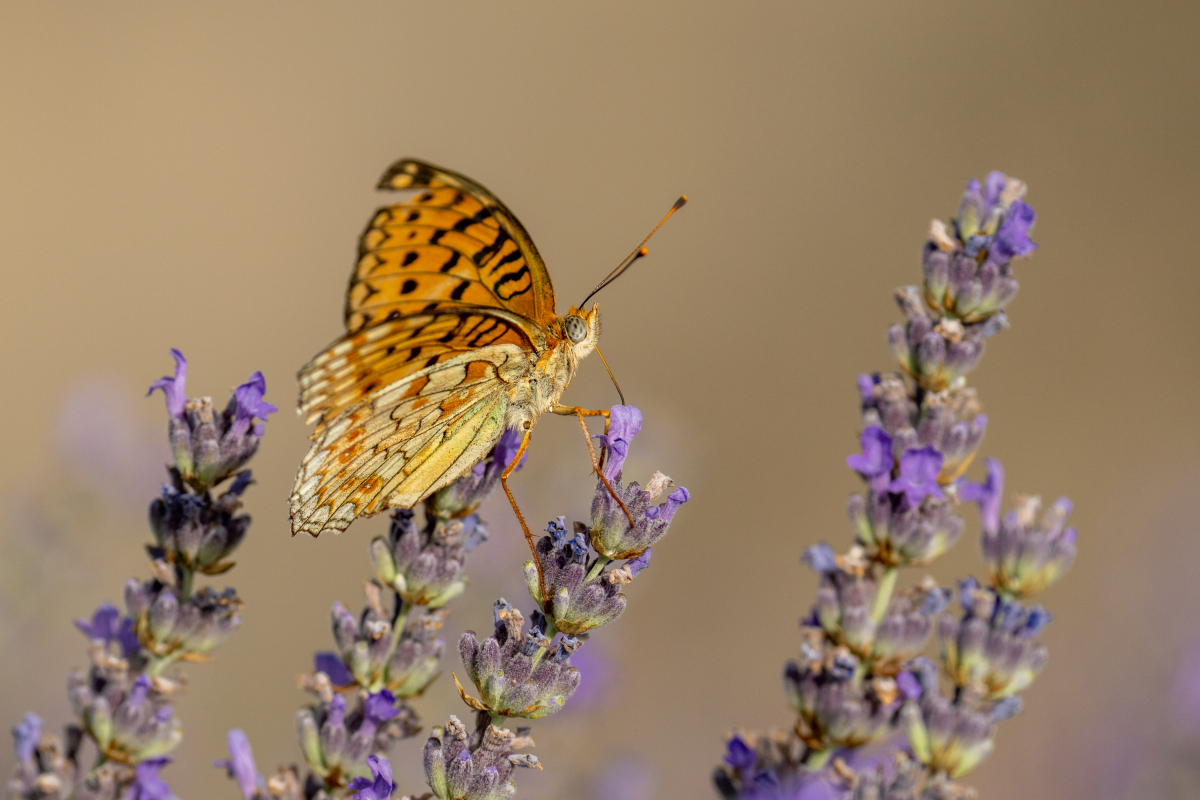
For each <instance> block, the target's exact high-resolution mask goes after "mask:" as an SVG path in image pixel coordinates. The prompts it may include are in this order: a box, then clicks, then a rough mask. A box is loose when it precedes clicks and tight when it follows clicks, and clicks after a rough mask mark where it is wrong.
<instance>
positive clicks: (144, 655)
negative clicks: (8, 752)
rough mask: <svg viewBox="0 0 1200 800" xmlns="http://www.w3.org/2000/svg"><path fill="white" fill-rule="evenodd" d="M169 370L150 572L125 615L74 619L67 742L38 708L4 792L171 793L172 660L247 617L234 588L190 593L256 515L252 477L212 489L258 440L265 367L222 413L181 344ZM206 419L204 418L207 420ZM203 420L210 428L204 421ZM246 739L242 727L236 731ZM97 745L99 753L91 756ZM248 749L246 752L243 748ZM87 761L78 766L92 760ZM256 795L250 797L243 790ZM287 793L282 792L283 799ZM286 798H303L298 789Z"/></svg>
mask: <svg viewBox="0 0 1200 800" xmlns="http://www.w3.org/2000/svg"><path fill="white" fill-rule="evenodd" d="M172 352H173V354H174V355H175V359H176V373H175V377H173V378H170V377H168V378H163V379H162V380H160V381H157V382H156V383H155V384H154V385H153V386H152V387H151V391H153V390H154V389H161V390H162V392H163V394H164V396H165V397H166V403H167V412H168V415H169V423H168V427H169V432H170V436H171V440H172V444H173V446H174V447H175V451H176V459H177V462H176V465H175V466H174V467H169V468H168V472H169V475H170V482H169V484H168V485H167V486H166V487H164V488H163V491H162V496H161V497H160V498H159V499H158V500H155V501H154V502H153V503H152V504H151V507H150V522H151V527H152V529H153V532H154V537H155V543H154V544H152V545H149V546H148V547H147V551H148V552H149V554H150V557H151V559H152V561H151V572H152V574H153V577H152V578H151V579H150V580H148V581H139V580H137V579H132V578H131V579H130V580H129V581H128V582H127V584H126V586H125V605H126V613H127V615H122V614H121V612H120V611H118V609H117V608H115V607H114V606H112V605H111V604H109V603H104V604H102V605H101V606H100V607H99V608H98V609H96V611H95V612H94V613H93V614H92V616H91V618H90V619H79V620H76V622H75V625H76V627H78V628H79V630H80V631H81V632H82V633H83V634H84V636H86V637H87V639H88V656H89V660H90V665H89V667H88V669H87V671H86V672H83V671H80V670H74V671H72V672H71V674H70V676H69V677H68V679H67V696H68V699H69V700H70V703H71V708H72V711H73V712H74V714H75V716H76V717H77V720H76V721H75V722H73V723H72V724H70V725H68V726H67V728H66V736H65V737H64V738H65V745H64V744H63V742H62V741H60V740H59V739H57V738H56V737H53V736H42V735H41V733H40V720H38V719H37V717H35V716H33V715H29V716H27V717H26V720H25V721H24V722H23V723H22V724H21V725H19V726H18V728H17V730H16V731H15V735H16V749H17V760H18V766H17V770H16V776H15V778H14V780H13V781H12V782H10V786H9V794H10V796H12V797H14V798H21V799H22V800H51V798H54V799H55V800H60V799H61V798H67V797H70V798H73V800H173V798H174V795H173V794H172V792H171V790H170V788H169V787H168V786H167V784H166V783H165V782H164V781H163V780H162V778H160V777H159V771H160V770H161V769H162V768H163V767H164V766H165V765H166V764H168V763H170V759H168V758H166V755H165V754H166V753H168V752H170V751H171V750H173V749H174V748H175V747H176V746H177V745H178V744H179V742H180V741H181V740H182V738H183V730H182V724H181V722H180V720H179V718H178V717H176V716H175V713H174V711H173V708H172V703H171V700H172V697H173V695H174V694H175V693H176V692H178V691H179V690H180V688H181V687H182V686H183V685H184V676H183V675H182V674H180V673H179V671H178V670H177V669H173V667H174V666H175V665H177V664H178V663H179V662H182V661H200V660H205V659H206V654H207V653H209V652H210V651H211V650H212V649H213V648H214V647H215V646H216V645H217V644H219V643H220V642H221V641H223V640H224V639H225V638H226V637H227V636H228V635H229V634H230V633H232V632H233V630H235V629H236V628H237V627H238V625H239V624H240V622H241V616H240V609H241V601H240V600H239V599H238V597H237V593H236V592H235V591H234V590H233V589H226V590H225V591H223V592H220V593H218V592H216V591H214V590H213V589H211V588H210V587H207V586H205V587H203V588H201V589H199V590H198V591H196V590H194V588H193V582H194V578H195V575H196V574H197V573H200V574H205V573H207V574H216V573H218V572H224V571H226V570H228V569H229V568H230V567H232V566H233V563H232V562H230V561H226V560H225V558H226V556H228V555H229V554H230V553H231V552H232V551H233V550H234V549H235V548H236V547H237V546H238V544H239V543H240V542H241V541H242V540H243V539H244V537H245V533H246V527H247V525H248V524H249V518H248V517H246V516H244V515H243V516H238V515H236V512H237V511H238V509H239V508H240V505H241V500H240V498H241V495H242V493H243V492H244V491H245V489H246V487H247V486H249V484H250V482H251V480H250V473H249V472H248V471H247V472H243V473H241V474H240V475H238V477H237V479H236V480H235V481H234V482H233V484H232V485H231V486H230V488H229V489H228V490H227V491H226V492H225V493H224V494H223V495H221V497H220V498H218V499H216V500H214V499H213V497H212V495H211V494H210V492H209V489H210V488H211V486H213V485H214V484H216V483H218V482H219V481H221V480H224V479H225V478H227V477H229V476H230V474H231V473H232V471H233V470H236V469H237V468H239V467H240V466H241V465H243V464H244V463H245V462H246V460H247V459H249V457H250V456H251V455H253V453H254V451H255V449H256V448H257V447H258V443H259V441H260V439H261V437H262V433H263V431H262V426H261V425H256V426H254V428H253V429H251V425H252V424H253V421H254V419H256V418H260V419H261V418H264V417H265V416H266V414H269V413H271V412H272V411H274V407H273V406H271V405H270V404H269V403H265V402H263V399H262V394H263V390H264V389H265V383H264V381H263V379H262V375H261V374H260V373H255V375H254V377H252V378H251V380H250V381H249V382H248V383H246V384H243V385H242V386H240V387H238V389H237V390H236V391H235V392H234V396H233V397H232V398H231V399H230V402H229V406H228V408H227V409H226V411H225V412H223V414H222V415H221V417H220V419H219V420H217V419H216V418H215V417H214V416H213V414H212V409H211V403H210V402H209V401H208V400H207V399H200V400H189V399H188V398H187V395H186V392H185V390H186V387H185V380H186V374H187V362H186V361H185V360H184V358H183V356H182V355H181V354H179V352H178V351H172ZM206 415H207V416H206ZM205 426H207V427H205ZM238 735H239V736H240V733H239V734H238ZM88 742H90V743H91V744H92V745H94V749H95V753H94V754H93V753H85V752H84V747H85V746H86V745H87V743H88ZM230 746H231V749H232V755H233V761H232V762H230V763H231V764H236V767H237V769H236V770H235V771H236V772H237V773H238V777H239V779H240V780H241V781H242V783H243V784H245V774H244V773H245V769H246V764H245V761H246V760H247V759H248V760H249V769H250V772H251V773H253V760H252V758H251V757H250V755H249V745H248V744H246V743H245V737H244V736H243V737H241V740H240V742H239V741H235V739H234V738H233V737H231V740H230ZM243 751H244V752H243ZM88 757H91V758H92V759H93V763H92V766H91V767H90V768H86V767H81V762H83V761H84V760H85V759H86V758H88ZM247 796H249V795H247ZM279 796H281V797H282V795H279ZM288 800H300V798H299V795H298V794H297V795H296V796H295V797H293V798H288Z"/></svg>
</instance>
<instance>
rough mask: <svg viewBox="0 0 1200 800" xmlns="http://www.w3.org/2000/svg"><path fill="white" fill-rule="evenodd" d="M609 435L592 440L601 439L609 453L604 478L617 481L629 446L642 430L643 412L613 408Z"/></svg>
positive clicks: (624, 407)
mask: <svg viewBox="0 0 1200 800" xmlns="http://www.w3.org/2000/svg"><path fill="white" fill-rule="evenodd" d="M609 416H610V419H609V425H608V433H607V434H600V435H598V436H594V437H592V438H594V439H599V440H600V442H601V444H603V445H604V447H605V449H606V450H607V451H608V455H607V456H605V459H604V477H606V478H608V479H609V480H610V481H615V480H616V479H617V475H618V474H620V472H621V468H622V467H623V466H624V465H625V456H627V455H628V454H629V445H630V443H632V442H633V438H634V437H635V436H637V435H638V433H640V432H641V430H642V412H641V411H639V410H638V409H637V407H636V406H621V405H617V406H613V407H612V408H611V409H610V410H609Z"/></svg>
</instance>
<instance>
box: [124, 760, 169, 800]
mask: <svg viewBox="0 0 1200 800" xmlns="http://www.w3.org/2000/svg"><path fill="white" fill-rule="evenodd" d="M170 763H171V759H169V758H167V757H166V756H161V757H159V758H148V759H146V760H145V761H143V762H141V763H140V764H138V765H137V772H136V777H135V778H134V780H133V785H132V786H130V787H129V791H127V792H126V793H125V795H124V797H123V798H122V800H172V799H173V798H174V795H173V794H171V787H169V786H167V784H166V782H164V781H163V779H162V778H160V777H158V771H159V770H160V769H162V768H163V767H165V766H166V765H167V764H170Z"/></svg>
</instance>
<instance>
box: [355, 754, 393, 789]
mask: <svg viewBox="0 0 1200 800" xmlns="http://www.w3.org/2000/svg"><path fill="white" fill-rule="evenodd" d="M367 767H368V768H370V770H371V777H369V778H355V779H354V780H352V781H350V783H349V784H347V785H346V788H347V789H349V790H350V791H351V792H352V793H353V794H351V795H350V796H351V797H353V798H355V800H388V798H390V797H391V796H392V790H393V789H394V788H396V784H395V783H393V782H392V765H391V763H390V762H389V761H388V760H387V759H386V758H380V757H379V756H367Z"/></svg>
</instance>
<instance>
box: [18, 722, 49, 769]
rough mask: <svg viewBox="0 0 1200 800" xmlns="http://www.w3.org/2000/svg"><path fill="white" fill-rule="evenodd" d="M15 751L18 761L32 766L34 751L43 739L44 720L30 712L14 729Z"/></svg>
mask: <svg viewBox="0 0 1200 800" xmlns="http://www.w3.org/2000/svg"><path fill="white" fill-rule="evenodd" d="M12 733H13V751H14V752H15V753H16V756H17V761H19V762H21V763H22V764H26V765H30V764H31V763H32V761H33V754H34V751H35V750H37V746H38V742H40V741H41V739H42V718H41V717H39V716H38V715H37V714H34V713H33V712H30V713H28V714H26V715H25V718H24V719H23V720H21V721H20V722H18V723H17V725H16V727H14V728H13V732H12Z"/></svg>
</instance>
